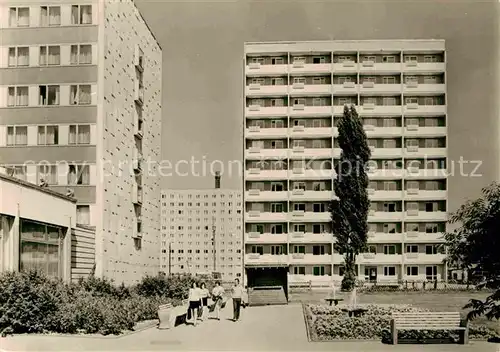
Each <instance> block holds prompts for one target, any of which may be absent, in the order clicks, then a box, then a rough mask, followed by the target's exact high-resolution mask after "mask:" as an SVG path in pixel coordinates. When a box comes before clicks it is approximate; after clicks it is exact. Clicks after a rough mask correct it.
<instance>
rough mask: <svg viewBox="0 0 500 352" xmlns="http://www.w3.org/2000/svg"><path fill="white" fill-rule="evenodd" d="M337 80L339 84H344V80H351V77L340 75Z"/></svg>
mask: <svg viewBox="0 0 500 352" xmlns="http://www.w3.org/2000/svg"><path fill="white" fill-rule="evenodd" d="M338 82H339V84H344V83H346V82H352V77H349V76H348V77H344V76H340V77H339V78H338Z"/></svg>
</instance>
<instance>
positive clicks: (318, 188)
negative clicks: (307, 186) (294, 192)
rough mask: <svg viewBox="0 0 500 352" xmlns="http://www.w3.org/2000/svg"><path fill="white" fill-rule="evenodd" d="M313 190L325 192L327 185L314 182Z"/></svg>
mask: <svg viewBox="0 0 500 352" xmlns="http://www.w3.org/2000/svg"><path fill="white" fill-rule="evenodd" d="M313 190H315V191H325V190H326V185H325V183H324V182H313Z"/></svg>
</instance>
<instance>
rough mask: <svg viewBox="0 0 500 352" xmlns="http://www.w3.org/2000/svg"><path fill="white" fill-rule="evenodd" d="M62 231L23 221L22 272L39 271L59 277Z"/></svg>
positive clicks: (21, 244)
mask: <svg viewBox="0 0 500 352" xmlns="http://www.w3.org/2000/svg"><path fill="white" fill-rule="evenodd" d="M61 235H62V229H61V228H60V227H55V226H49V225H45V224H41V223H37V222H33V221H29V220H24V219H22V220H21V239H20V249H19V252H20V260H19V268H20V270H23V271H27V270H38V271H41V272H44V273H45V274H47V275H48V276H52V277H59V275H60V266H61V245H60V239H61Z"/></svg>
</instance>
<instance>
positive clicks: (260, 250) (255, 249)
mask: <svg viewBox="0 0 500 352" xmlns="http://www.w3.org/2000/svg"><path fill="white" fill-rule="evenodd" d="M252 254H260V255H262V254H264V247H262V246H252Z"/></svg>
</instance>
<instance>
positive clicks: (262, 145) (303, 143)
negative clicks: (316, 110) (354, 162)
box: [247, 137, 446, 149]
mask: <svg viewBox="0 0 500 352" xmlns="http://www.w3.org/2000/svg"><path fill="white" fill-rule="evenodd" d="M444 141H446V139H445V138H444V137H442V138H413V137H412V138H405V139H404V145H405V147H421V148H445V147H446V145H445V144H444ZM248 142H249V143H248V148H247V149H249V148H254V149H288V148H290V147H291V148H311V149H326V148H328V149H330V148H332V140H331V138H328V139H290V142H288V140H286V139H278V140H273V139H266V140H256V139H253V140H251V141H248ZM367 142H368V146H369V147H373V148H382V149H383V148H401V147H402V145H403V143H402V138H368V139H367ZM338 143H339V142H338V139H337V140H335V142H334V143H333V147H334V148H339V145H338ZM289 144H290V145H289Z"/></svg>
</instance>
